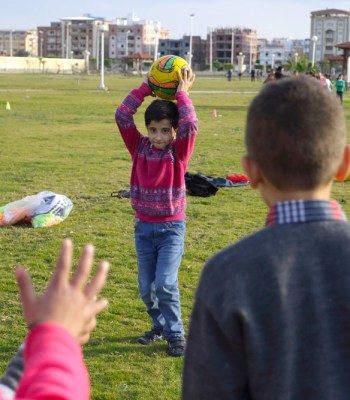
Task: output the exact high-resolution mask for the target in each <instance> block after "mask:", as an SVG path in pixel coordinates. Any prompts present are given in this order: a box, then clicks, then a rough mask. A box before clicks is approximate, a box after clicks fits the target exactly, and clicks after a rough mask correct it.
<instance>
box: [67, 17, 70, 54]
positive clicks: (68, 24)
mask: <svg viewBox="0 0 350 400" xmlns="http://www.w3.org/2000/svg"><path fill="white" fill-rule="evenodd" d="M70 25H71V22H70V21H68V22H67V37H66V58H69V48H70V46H69V26H70Z"/></svg>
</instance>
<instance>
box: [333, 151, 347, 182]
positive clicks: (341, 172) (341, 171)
mask: <svg viewBox="0 0 350 400" xmlns="http://www.w3.org/2000/svg"><path fill="white" fill-rule="evenodd" d="M349 174H350V145H348V144H347V145H346V146H345V147H344V152H343V159H342V162H341V164H340V166H339V168H338V172H337V174H336V175H335V179H336V180H337V181H345V179H346V178H347V177H348V176H349Z"/></svg>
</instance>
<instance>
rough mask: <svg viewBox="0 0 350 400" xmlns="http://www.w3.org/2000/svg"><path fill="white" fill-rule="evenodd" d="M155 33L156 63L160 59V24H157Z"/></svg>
mask: <svg viewBox="0 0 350 400" xmlns="http://www.w3.org/2000/svg"><path fill="white" fill-rule="evenodd" d="M154 31H155V34H156V35H155V39H156V40H155V45H154V61H156V60H157V58H158V46H159V33H160V24H159V22H157V23H156V26H155V28H154Z"/></svg>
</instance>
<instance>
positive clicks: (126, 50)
mask: <svg viewBox="0 0 350 400" xmlns="http://www.w3.org/2000/svg"><path fill="white" fill-rule="evenodd" d="M129 33H130V30H129V29H127V30H126V33H125V73H127V72H128V55H129V46H128V45H129V43H128V42H129Z"/></svg>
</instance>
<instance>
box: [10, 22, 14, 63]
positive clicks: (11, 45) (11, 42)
mask: <svg viewBox="0 0 350 400" xmlns="http://www.w3.org/2000/svg"><path fill="white" fill-rule="evenodd" d="M13 32H14V29H11V30H10V57H13V37H12V35H13Z"/></svg>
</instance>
